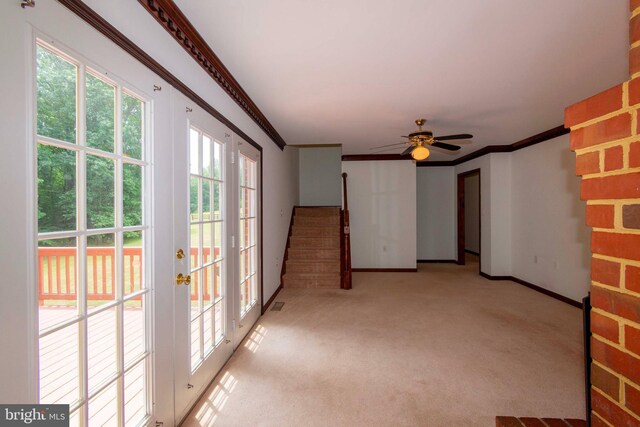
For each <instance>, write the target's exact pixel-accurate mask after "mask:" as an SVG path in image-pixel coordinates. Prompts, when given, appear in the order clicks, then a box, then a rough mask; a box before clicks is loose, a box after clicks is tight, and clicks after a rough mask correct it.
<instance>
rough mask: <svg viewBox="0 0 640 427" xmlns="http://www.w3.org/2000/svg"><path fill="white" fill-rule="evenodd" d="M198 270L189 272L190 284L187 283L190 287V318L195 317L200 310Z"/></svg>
mask: <svg viewBox="0 0 640 427" xmlns="http://www.w3.org/2000/svg"><path fill="white" fill-rule="evenodd" d="M200 271H202V270H200ZM200 271H194V272H192V273H191V285H189V287H190V288H191V289H190V291H189V295H190V299H191V306H190V310H191V319H195V318H196V317H198V316H199V315H200V313H201V312H202V310H201V308H200V287H199V285H200V280H199V279H200Z"/></svg>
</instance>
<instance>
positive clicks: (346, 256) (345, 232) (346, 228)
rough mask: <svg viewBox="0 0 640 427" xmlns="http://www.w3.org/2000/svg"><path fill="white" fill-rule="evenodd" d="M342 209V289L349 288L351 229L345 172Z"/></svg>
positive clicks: (343, 176)
mask: <svg viewBox="0 0 640 427" xmlns="http://www.w3.org/2000/svg"><path fill="white" fill-rule="evenodd" d="M342 193H343V203H342V204H343V209H342V211H341V212H340V213H341V215H340V237H341V238H340V250H341V254H340V266H341V283H342V289H351V231H350V222H349V197H348V195H347V173H346V172H343V173H342Z"/></svg>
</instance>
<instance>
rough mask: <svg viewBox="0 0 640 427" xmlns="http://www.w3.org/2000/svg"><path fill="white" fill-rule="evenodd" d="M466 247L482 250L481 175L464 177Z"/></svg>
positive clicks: (477, 251)
mask: <svg viewBox="0 0 640 427" xmlns="http://www.w3.org/2000/svg"><path fill="white" fill-rule="evenodd" d="M464 248H465V250H468V251H472V252H475V253H479V252H480V177H479V176H478V175H471V176H469V177H467V178H465V179H464Z"/></svg>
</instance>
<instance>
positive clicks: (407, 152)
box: [400, 145, 415, 156]
mask: <svg viewBox="0 0 640 427" xmlns="http://www.w3.org/2000/svg"><path fill="white" fill-rule="evenodd" d="M414 148H415V147H414V146H413V145H412V146H411V147H409V148H407V149H406V150H404V151H403V152H402V154H400V155H401V156H406V155H407V154H409V153H411V152H412V151H413V149H414Z"/></svg>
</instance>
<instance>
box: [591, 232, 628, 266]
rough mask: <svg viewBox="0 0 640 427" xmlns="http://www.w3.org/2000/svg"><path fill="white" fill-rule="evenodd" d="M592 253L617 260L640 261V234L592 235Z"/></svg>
mask: <svg viewBox="0 0 640 427" xmlns="http://www.w3.org/2000/svg"><path fill="white" fill-rule="evenodd" d="M591 252H593V253H594V254H601V255H608V256H612V257H615V258H624V259H632V260H640V234H621V233H607V232H605V231H594V232H592V233H591Z"/></svg>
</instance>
